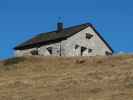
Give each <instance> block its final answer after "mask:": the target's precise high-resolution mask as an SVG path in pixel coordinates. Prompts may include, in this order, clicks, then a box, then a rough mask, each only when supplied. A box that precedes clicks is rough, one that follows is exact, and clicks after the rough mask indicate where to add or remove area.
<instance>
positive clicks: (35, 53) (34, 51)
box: [31, 50, 39, 55]
mask: <svg viewBox="0 0 133 100" xmlns="http://www.w3.org/2000/svg"><path fill="white" fill-rule="evenodd" d="M31 54H32V55H38V54H39V53H38V50H32V51H31Z"/></svg>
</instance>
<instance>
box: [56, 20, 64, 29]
mask: <svg viewBox="0 0 133 100" xmlns="http://www.w3.org/2000/svg"><path fill="white" fill-rule="evenodd" d="M62 30H63V23H62V22H58V23H57V31H62Z"/></svg>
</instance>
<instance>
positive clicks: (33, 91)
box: [0, 55, 133, 100]
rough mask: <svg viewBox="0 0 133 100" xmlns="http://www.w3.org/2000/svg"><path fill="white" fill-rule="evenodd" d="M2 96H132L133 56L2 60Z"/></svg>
mask: <svg viewBox="0 0 133 100" xmlns="http://www.w3.org/2000/svg"><path fill="white" fill-rule="evenodd" d="M0 100H133V56H132V55H121V56H112V57H82V58H63V57H62V58H61V57H44V58H43V57H22V58H12V59H8V60H5V61H1V62H0Z"/></svg>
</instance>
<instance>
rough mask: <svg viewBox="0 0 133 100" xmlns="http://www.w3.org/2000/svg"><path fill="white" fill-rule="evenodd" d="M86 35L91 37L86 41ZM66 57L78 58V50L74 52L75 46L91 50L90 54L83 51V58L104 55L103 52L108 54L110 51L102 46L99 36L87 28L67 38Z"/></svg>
mask: <svg viewBox="0 0 133 100" xmlns="http://www.w3.org/2000/svg"><path fill="white" fill-rule="evenodd" d="M86 33H90V34H92V35H93V37H92V38H91V39H86ZM65 42H66V43H65V44H66V45H65V46H66V47H65V48H66V52H67V54H66V56H80V55H81V54H80V48H79V49H78V50H75V45H80V46H84V47H87V48H88V49H93V51H92V52H91V53H88V51H85V52H84V54H83V56H96V55H105V52H106V51H108V52H110V53H112V52H111V50H110V49H109V48H108V47H107V46H106V45H105V44H104V42H103V41H102V40H101V39H100V38H99V36H98V35H97V34H96V33H95V31H94V30H93V29H92V28H91V27H88V28H86V29H84V30H82V31H80V32H79V33H77V34H75V35H73V36H72V37H70V38H68V39H67V40H66V41H65Z"/></svg>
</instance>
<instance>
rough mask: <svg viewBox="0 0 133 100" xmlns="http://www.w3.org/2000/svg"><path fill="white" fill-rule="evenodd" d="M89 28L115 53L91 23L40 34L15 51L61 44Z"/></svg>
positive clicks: (17, 47)
mask: <svg viewBox="0 0 133 100" xmlns="http://www.w3.org/2000/svg"><path fill="white" fill-rule="evenodd" d="M89 26H90V27H91V28H92V29H93V30H94V31H95V32H96V34H97V35H98V36H99V37H100V39H101V40H102V41H103V42H104V43H105V45H106V46H107V47H108V48H109V49H110V50H111V51H112V53H113V52H114V51H113V50H112V48H111V47H110V46H109V44H108V43H107V42H106V41H105V40H104V39H103V37H102V36H101V35H100V34H99V33H98V32H97V30H96V29H95V28H94V27H93V25H92V24H90V23H85V24H81V25H76V26H73V27H69V28H64V29H63V30H61V31H58V30H57V31H52V32H47V33H40V34H39V35H37V36H35V37H33V38H31V39H30V40H28V41H26V42H24V43H22V44H20V45H18V46H16V47H15V48H14V49H15V50H23V49H28V48H32V47H39V46H41V45H45V44H50V43H55V42H59V41H61V40H64V39H66V38H68V37H70V36H72V35H74V34H76V33H78V32H80V31H81V30H84V29H85V28H87V27H89Z"/></svg>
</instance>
